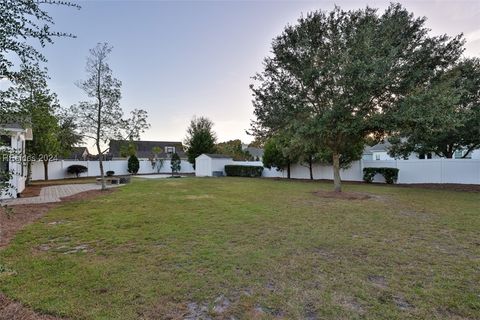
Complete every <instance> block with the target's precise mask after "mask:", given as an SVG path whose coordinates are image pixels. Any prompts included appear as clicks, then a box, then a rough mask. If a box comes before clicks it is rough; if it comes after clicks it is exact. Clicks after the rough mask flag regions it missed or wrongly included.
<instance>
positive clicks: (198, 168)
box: [195, 153, 233, 177]
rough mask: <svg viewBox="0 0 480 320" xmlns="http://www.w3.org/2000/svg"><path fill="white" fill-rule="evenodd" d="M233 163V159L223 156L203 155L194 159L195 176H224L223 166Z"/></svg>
mask: <svg viewBox="0 0 480 320" xmlns="http://www.w3.org/2000/svg"><path fill="white" fill-rule="evenodd" d="M230 163H233V158H232V157H230V156H226V155H223V154H209V153H204V154H202V155H199V156H198V157H196V158H195V175H196V176H197V177H212V176H223V175H225V165H226V164H230Z"/></svg>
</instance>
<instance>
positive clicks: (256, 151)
mask: <svg viewBox="0 0 480 320" xmlns="http://www.w3.org/2000/svg"><path fill="white" fill-rule="evenodd" d="M245 150H246V151H248V153H250V154H251V155H252V157H254V158H257V157H258V158H262V157H263V149H262V148H257V147H247V148H246V149H245Z"/></svg>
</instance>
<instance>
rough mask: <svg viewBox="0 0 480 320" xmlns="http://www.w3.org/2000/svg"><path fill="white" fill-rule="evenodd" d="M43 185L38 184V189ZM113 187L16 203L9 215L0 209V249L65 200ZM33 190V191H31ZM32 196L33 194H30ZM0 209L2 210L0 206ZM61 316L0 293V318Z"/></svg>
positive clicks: (19, 319)
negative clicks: (47, 200) (39, 201)
mask: <svg viewBox="0 0 480 320" xmlns="http://www.w3.org/2000/svg"><path fill="white" fill-rule="evenodd" d="M42 187H45V186H39V188H35V189H38V192H40V189H41V188H42ZM115 191H116V190H115V189H109V190H106V191H101V190H91V191H86V192H81V193H78V194H75V195H73V196H69V197H65V198H62V202H56V203H42V204H29V205H26V204H25V205H17V206H13V207H12V209H13V212H12V214H11V215H10V216H7V215H6V214H5V213H4V212H2V211H0V226H1V237H0V249H2V248H3V247H6V246H7V245H8V244H9V242H10V241H11V240H12V239H13V237H14V236H15V234H16V233H17V232H18V231H19V230H21V229H22V228H23V227H24V226H26V225H28V224H30V223H33V222H35V221H37V220H38V219H40V218H41V217H43V216H44V215H45V214H46V213H47V212H48V211H49V210H50V209H52V208H55V207H57V206H59V205H61V204H63V203H65V202H68V201H75V200H84V199H91V198H95V197H97V196H99V195H104V194H109V193H112V192H115ZM32 192H33V191H32ZM32 196H34V195H32ZM0 210H2V209H1V208H0ZM61 319H62V318H58V317H54V316H50V315H42V314H38V313H36V312H35V311H32V310H30V309H29V308H27V307H24V306H23V305H22V304H20V303H18V302H16V301H13V300H11V299H9V298H7V297H6V296H5V295H3V294H1V293H0V320H61Z"/></svg>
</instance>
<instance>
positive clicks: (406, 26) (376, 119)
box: [251, 4, 463, 191]
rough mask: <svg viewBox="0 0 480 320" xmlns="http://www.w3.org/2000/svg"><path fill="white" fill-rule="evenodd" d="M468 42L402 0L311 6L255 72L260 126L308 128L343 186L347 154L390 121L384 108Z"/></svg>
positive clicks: (262, 131) (256, 128)
mask: <svg viewBox="0 0 480 320" xmlns="http://www.w3.org/2000/svg"><path fill="white" fill-rule="evenodd" d="M462 44H463V40H462V38H461V36H457V37H454V38H449V37H448V36H446V35H441V36H430V35H429V30H428V29H427V28H426V27H425V18H416V17H414V16H413V15H412V14H411V13H410V12H408V11H407V10H406V9H404V8H403V7H402V6H401V5H400V4H392V5H390V7H389V8H388V9H387V10H386V11H385V12H384V13H382V14H379V13H378V12H377V10H375V9H372V8H368V7H367V8H365V9H362V10H355V11H344V10H341V9H340V8H338V7H336V8H335V9H334V10H333V11H331V12H328V13H327V12H323V11H316V12H312V13H309V14H307V15H306V16H302V17H301V18H300V19H298V23H297V24H295V25H289V26H287V27H286V28H285V30H284V31H283V33H282V34H281V35H279V36H278V37H276V38H275V39H274V40H273V43H272V55H271V56H270V57H267V58H266V59H265V61H264V70H263V71H262V72H261V73H258V74H257V75H256V76H255V77H254V79H255V81H256V82H255V84H253V85H252V86H251V88H252V90H253V96H254V101H253V102H254V114H255V116H256V119H255V121H253V123H252V126H253V132H254V133H255V134H257V135H274V134H277V133H278V132H281V131H282V130H285V129H286V130H291V128H301V131H302V134H303V135H304V138H305V139H308V140H310V141H312V142H313V143H314V144H315V145H317V146H318V147H319V149H320V150H321V152H322V153H323V154H330V155H331V163H332V164H333V169H334V170H333V171H334V174H333V178H334V185H335V191H341V177H340V167H341V163H342V155H348V157H344V159H343V162H344V163H345V161H346V159H347V158H349V159H355V158H358V157H359V156H360V154H361V150H363V148H362V145H363V143H364V139H365V137H366V136H367V135H369V134H381V133H382V132H383V131H384V130H385V129H386V128H385V121H384V115H385V114H386V113H388V112H389V111H390V110H392V109H395V108H396V107H398V106H399V105H400V103H401V102H402V101H403V100H404V99H405V98H406V97H408V96H410V95H411V94H414V93H415V92H416V90H418V88H419V87H422V86H424V85H425V84H427V83H428V82H429V80H430V79H431V78H432V77H434V76H435V74H436V73H437V72H439V71H441V70H444V69H445V68H448V67H449V66H451V65H452V63H453V62H454V61H456V60H457V59H458V58H459V56H460V55H461V53H462V50H463V49H462ZM352 150H358V155H357V156H356V157H355V156H352Z"/></svg>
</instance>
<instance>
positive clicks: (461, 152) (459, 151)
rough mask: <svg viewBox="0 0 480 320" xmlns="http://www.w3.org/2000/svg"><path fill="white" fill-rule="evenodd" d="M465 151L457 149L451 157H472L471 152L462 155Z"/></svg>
mask: <svg viewBox="0 0 480 320" xmlns="http://www.w3.org/2000/svg"><path fill="white" fill-rule="evenodd" d="M465 153H467V152H466V151H465V150H457V151H455V154H454V155H453V157H454V158H455V159H472V153H469V154H468V155H467V156H466V157H463V156H464V155H465Z"/></svg>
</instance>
